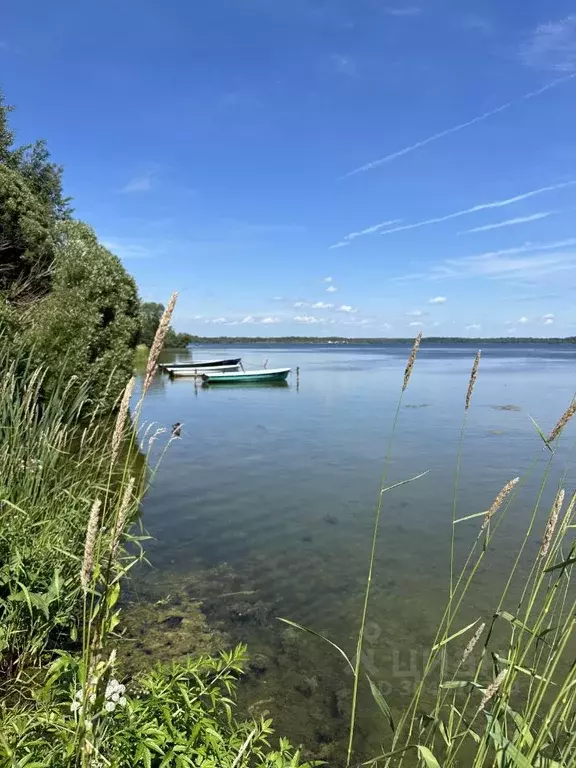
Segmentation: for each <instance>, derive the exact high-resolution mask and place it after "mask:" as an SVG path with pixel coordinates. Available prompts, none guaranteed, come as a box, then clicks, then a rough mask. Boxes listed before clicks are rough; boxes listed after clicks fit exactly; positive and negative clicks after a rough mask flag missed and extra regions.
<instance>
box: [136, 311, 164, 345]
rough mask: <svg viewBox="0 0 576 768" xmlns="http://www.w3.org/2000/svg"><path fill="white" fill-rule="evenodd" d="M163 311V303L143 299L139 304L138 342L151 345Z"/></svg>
mask: <svg viewBox="0 0 576 768" xmlns="http://www.w3.org/2000/svg"><path fill="white" fill-rule="evenodd" d="M163 312H164V305H163V304H158V303H156V302H154V301H143V302H142V303H141V304H140V334H139V336H138V343H139V344H145V345H146V346H147V347H150V346H151V345H152V342H153V341H154V335H155V334H156V331H157V329H158V325H159V324H160V318H161V317H162V313H163Z"/></svg>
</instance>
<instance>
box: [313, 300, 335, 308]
mask: <svg viewBox="0 0 576 768" xmlns="http://www.w3.org/2000/svg"><path fill="white" fill-rule="evenodd" d="M333 307H334V304H329V303H327V302H325V301H317V302H316V304H312V309H332V308H333Z"/></svg>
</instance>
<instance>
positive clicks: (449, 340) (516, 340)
mask: <svg viewBox="0 0 576 768" xmlns="http://www.w3.org/2000/svg"><path fill="white" fill-rule="evenodd" d="M185 335H186V334H185ZM188 338H189V339H190V341H189V342H188V343H190V344H244V345H246V346H248V345H250V344H358V345H361V344H365V345H375V344H412V343H413V342H414V338H413V337H405V338H404V337H398V338H386V337H382V338H372V337H369V338H357V339H355V338H348V337H344V336H189V337H188ZM426 344H472V345H477V344H576V336H568V337H566V338H541V337H538V336H531V337H526V336H517V337H515V336H495V337H487V338H469V337H466V336H425V337H424V339H423V340H422V345H426Z"/></svg>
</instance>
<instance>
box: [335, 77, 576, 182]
mask: <svg viewBox="0 0 576 768" xmlns="http://www.w3.org/2000/svg"><path fill="white" fill-rule="evenodd" d="M575 77H576V72H572V73H571V74H570V75H565V76H564V77H560V78H558V79H557V80H553V81H552V82H551V83H548V84H547V85H544V86H542V88H538V90H537V91H530V92H529V93H525V94H524V95H523V96H520V98H518V99H513V100H512V101H507V102H506V104H501V105H500V106H499V107H496V108H495V109H491V110H490V111H489V112H484V113H483V114H481V115H478V116H477V117H473V118H472V119H471V120H468V121H467V122H466V123H460V124H459V125H454V126H452V128H446V130H444V131H440V133H435V134H433V135H432V136H428V138H427V139H422V140H421V141H417V142H416V144H411V145H410V146H408V147H404V149H399V150H398V151H397V152H392V154H391V155H386V157H381V158H380V159H379V160H373V161H372V162H370V163H366V164H365V165H361V166H360V167H359V168H355V169H354V170H353V171H349V172H348V173H345V174H344V176H341V177H340V178H342V179H347V178H348V177H350V176H355V175H356V174H357V173H363V172H364V171H371V170H372V169H373V168H378V166H380V165H384V163H390V162H392V160H396V158H398V157H402V156H403V155H408V154H409V153H410V152H414V150H415V149H420V147H425V146H426V145H427V144H432V142H434V141H438V140H439V139H443V138H444V137H445V136H450V135H451V134H452V133H458V131H462V130H464V128H469V127H470V126H471V125H476V123H481V122H483V121H484V120H487V119H488V118H489V117H493V116H494V115H498V114H499V113H500V112H505V111H506V110H507V109H510V107H514V106H516V105H517V104H522V103H523V102H524V101H529V100H530V99H535V98H536V96H540V94H542V93H546V91H549V90H550V89H551V88H555V87H556V86H557V85H562V83H566V82H568V80H573V79H574V78H575Z"/></svg>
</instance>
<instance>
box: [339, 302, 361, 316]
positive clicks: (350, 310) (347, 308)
mask: <svg viewBox="0 0 576 768" xmlns="http://www.w3.org/2000/svg"><path fill="white" fill-rule="evenodd" d="M338 311H339V312H347V313H348V314H350V315H353V314H354V313H355V312H358V310H357V309H356V307H351V306H350V304H342V306H341V307H338Z"/></svg>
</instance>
